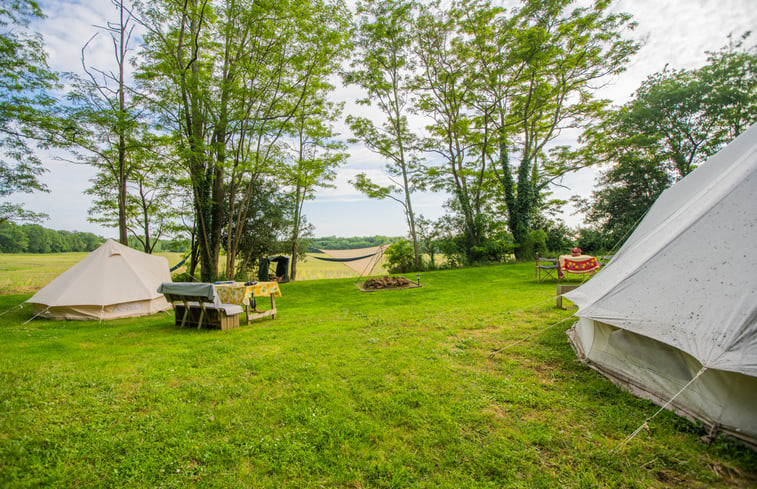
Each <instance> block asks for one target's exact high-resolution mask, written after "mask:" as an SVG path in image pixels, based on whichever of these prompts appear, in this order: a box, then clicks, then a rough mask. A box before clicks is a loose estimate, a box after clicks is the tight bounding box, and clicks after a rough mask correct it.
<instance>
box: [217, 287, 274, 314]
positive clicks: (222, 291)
mask: <svg viewBox="0 0 757 489" xmlns="http://www.w3.org/2000/svg"><path fill="white" fill-rule="evenodd" d="M215 288H216V293H217V294H218V298H219V299H220V300H221V302H223V303H224V304H239V305H240V306H243V307H244V308H245V313H246V314H247V324H250V322H251V321H252V320H253V319H260V318H264V317H266V316H271V318H272V319H276V299H275V297H276V296H278V297H281V290H280V289H279V284H278V282H256V283H254V284H252V285H245V283H244V282H233V283H220V284H215ZM255 297H270V298H271V309H270V310H268V311H259V310H258V308H257V304H256V303H255Z"/></svg>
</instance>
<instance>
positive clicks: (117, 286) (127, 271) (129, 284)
mask: <svg viewBox="0 0 757 489" xmlns="http://www.w3.org/2000/svg"><path fill="white" fill-rule="evenodd" d="M170 281H171V273H170V272H169V271H168V260H166V259H165V258H163V257H160V256H153V255H148V254H146V253H142V252H139V251H136V250H133V249H131V248H129V247H128V246H124V245H121V244H119V243H116V242H115V241H113V240H110V239H109V240H108V241H106V242H105V243H104V244H103V245H102V246H100V247H99V248H97V249H96V250H95V251H93V252H92V253H90V254H89V255H87V256H86V257H85V258H84V259H83V260H82V261H80V262H79V263H77V264H76V265H74V266H73V267H71V268H69V269H68V270H66V271H65V272H63V273H62V274H61V275H59V276H58V277H57V278H56V279H55V280H53V281H52V282H50V283H49V284H47V286H45V287H44V288H43V289H42V290H40V291H39V292H37V293H36V294H34V296H32V298H31V299H29V300H28V301H27V302H30V303H32V304H34V314H35V315H34V317H38V316H39V317H44V318H49V319H116V318H125V317H134V316H145V315H148V314H154V313H156V312H159V311H166V310H168V309H170V308H171V306H170V305H169V304H168V302H166V299H165V298H164V297H163V294H159V293H158V292H157V290H158V286H160V284H161V283H163V282H170Z"/></svg>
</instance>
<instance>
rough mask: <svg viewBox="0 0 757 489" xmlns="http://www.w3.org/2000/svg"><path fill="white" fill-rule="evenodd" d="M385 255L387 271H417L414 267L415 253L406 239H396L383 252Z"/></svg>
mask: <svg viewBox="0 0 757 489" xmlns="http://www.w3.org/2000/svg"><path fill="white" fill-rule="evenodd" d="M384 255H386V259H387V263H388V267H387V268H388V270H389V273H407V272H414V271H418V268H417V267H415V265H414V263H415V255H414V253H413V246H412V245H411V244H410V242H409V241H408V240H406V239H401V240H399V241H396V242H395V243H394V244H392V246H390V247H389V248H387V249H386V251H385V252H384Z"/></svg>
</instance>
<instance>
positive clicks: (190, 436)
mask: <svg viewBox="0 0 757 489" xmlns="http://www.w3.org/2000/svg"><path fill="white" fill-rule="evenodd" d="M422 282H423V284H424V287H422V288H417V289H408V290H402V291H379V292H373V293H362V292H359V291H358V289H357V288H356V287H355V286H354V280H350V279H336V280H314V281H303V282H294V283H289V284H283V285H282V286H281V288H282V293H283V297H281V298H278V299H277V301H276V302H277V306H278V309H279V315H278V316H277V318H276V320H270V319H263V320H260V321H258V322H255V323H253V324H252V325H250V326H247V325H244V326H242V327H241V328H240V329H237V330H231V331H226V332H221V331H209V330H201V331H197V330H192V329H185V330H178V328H177V327H175V326H174V324H173V316H172V314H159V315H155V316H152V317H147V318H138V319H130V320H117V321H109V322H104V323H103V324H98V323H97V322H94V321H91V322H74V321H69V322H58V321H48V320H35V321H33V322H31V323H29V324H27V325H24V324H23V321H25V320H26V319H28V318H29V317H30V316H31V309H30V308H29V307H26V308H25V309H22V310H18V309H14V310H12V311H10V312H8V313H7V314H5V315H3V316H0V345H2V346H0V348H2V354H1V355H0V487H22V488H23V487H29V488H32V487H34V488H36V487H145V488H147V487H149V488H152V487H177V488H179V487H218V488H228V487H256V488H257V487H261V488H282V487H291V488H301V487H304V488H311V487H312V488H316V487H343V488H373V487H395V488H420V487H423V488H468V487H470V488H473V487H476V488H479V487H480V488H489V487H491V488H509V487H512V488H529V489H530V488H550V489H552V488H558V487H567V488H605V487H617V488H669V487H681V488H690V487H693V488H711V487H715V488H718V487H739V488H746V487H756V486H757V455H756V454H755V453H754V452H752V451H751V450H749V449H747V448H744V447H742V446H741V445H739V444H738V443H736V442H733V441H731V440H728V439H722V438H719V439H718V440H716V441H715V442H714V443H713V444H712V445H705V444H703V443H701V442H700V441H699V437H700V436H701V434H702V433H700V431H699V430H698V429H697V428H696V427H695V426H693V425H692V424H690V423H689V422H687V421H685V420H683V419H682V418H679V417H677V416H675V415H673V414H671V413H668V412H664V413H662V414H660V415H659V416H658V417H657V418H655V419H654V420H653V421H652V422H651V423H650V426H649V429H648V430H644V431H642V432H641V433H640V434H639V435H638V436H637V437H636V438H635V439H634V440H633V441H632V442H630V443H629V444H628V445H627V446H625V447H624V448H622V449H621V450H620V451H619V453H617V454H613V453H611V452H612V450H613V449H614V448H615V447H616V446H617V445H618V443H620V442H621V441H622V440H623V439H625V438H626V437H627V436H628V435H629V434H630V433H631V432H633V431H634V430H635V429H636V428H637V427H638V426H639V425H640V424H641V423H642V422H643V421H644V420H645V419H646V418H647V417H649V416H651V415H652V414H653V413H654V412H655V411H656V410H657V407H656V406H655V405H653V404H651V403H650V402H647V401H643V400H640V399H637V398H634V397H632V396H630V395H628V394H625V393H623V392H621V391H619V390H618V389H617V388H616V387H615V386H614V385H613V384H611V383H610V382H609V381H608V380H605V379H604V378H603V377H601V376H600V375H598V374H597V373H595V372H594V371H592V370H590V369H589V368H587V367H586V366H583V365H581V364H580V363H578V362H577V361H576V358H575V355H574V354H573V352H572V350H571V348H570V346H569V343H568V341H567V338H566V336H565V329H566V328H567V327H568V326H569V324H570V321H566V322H563V323H561V324H558V325H555V323H557V322H559V321H562V320H564V319H567V318H568V317H569V316H570V314H571V312H570V311H562V310H558V309H555V308H554V283H542V284H537V283H536V282H535V281H534V278H533V264H523V265H506V266H493V267H486V268H479V269H467V270H455V271H441V272H434V273H424V274H423V275H422ZM28 297H29V295H28V294H24V295H5V296H0V311H5V310H7V309H8V308H10V307H12V306H15V305H17V304H19V303H20V302H21V301H23V300H25V299H26V298H28ZM242 322H244V321H242ZM551 325H553V326H551ZM550 326H551V327H550ZM529 336H530V338H529V339H527V340H526V341H521V340H523V339H524V338H527V337H529ZM516 342H517V343H516ZM508 345H513V346H511V347H510V348H506V349H503V350H502V351H500V352H499V353H496V354H494V355H491V353H492V352H493V351H494V350H498V349H501V348H503V347H506V346H508Z"/></svg>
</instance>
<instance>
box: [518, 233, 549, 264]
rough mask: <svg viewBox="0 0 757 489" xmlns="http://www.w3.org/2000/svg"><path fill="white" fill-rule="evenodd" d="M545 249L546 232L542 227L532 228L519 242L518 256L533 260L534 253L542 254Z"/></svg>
mask: <svg viewBox="0 0 757 489" xmlns="http://www.w3.org/2000/svg"><path fill="white" fill-rule="evenodd" d="M546 251H547V233H546V232H544V230H542V229H534V230H533V231H531V232H529V233H528V236H526V239H525V240H524V241H523V242H522V243H520V244H519V250H518V258H519V259H526V260H533V259H534V256H535V253H539V254H540V255H542V256H544V253H545V252H546Z"/></svg>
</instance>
